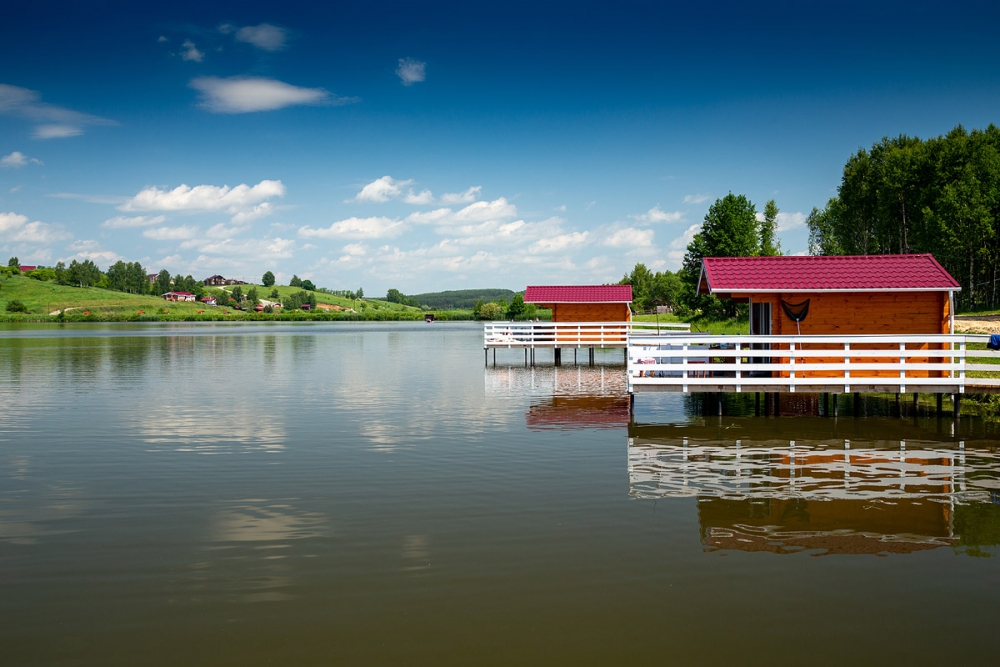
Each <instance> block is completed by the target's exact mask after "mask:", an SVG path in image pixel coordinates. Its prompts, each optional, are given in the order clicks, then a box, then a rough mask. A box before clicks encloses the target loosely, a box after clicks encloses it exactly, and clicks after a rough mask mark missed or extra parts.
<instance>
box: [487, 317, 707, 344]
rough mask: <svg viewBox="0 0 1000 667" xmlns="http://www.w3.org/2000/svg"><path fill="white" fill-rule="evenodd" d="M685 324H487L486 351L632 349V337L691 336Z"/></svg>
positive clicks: (689, 326)
mask: <svg viewBox="0 0 1000 667" xmlns="http://www.w3.org/2000/svg"><path fill="white" fill-rule="evenodd" d="M690 331H691V325H690V324H687V323H685V322H669V323H662V324H657V323H656V322H487V323H486V324H485V325H484V332H483V346H484V347H486V348H518V349H520V348H555V347H565V348H571V347H620V348H624V347H627V346H628V341H629V336H634V335H636V334H640V335H642V336H643V337H644V338H649V337H653V338H654V339H655V338H659V337H660V336H666V335H678V334H681V333H689V332H690Z"/></svg>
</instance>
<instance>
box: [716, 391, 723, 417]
mask: <svg viewBox="0 0 1000 667" xmlns="http://www.w3.org/2000/svg"><path fill="white" fill-rule="evenodd" d="M715 408H716V410H715V412H716V415H718V416H719V417H721V416H722V392H721V391H717V392H715Z"/></svg>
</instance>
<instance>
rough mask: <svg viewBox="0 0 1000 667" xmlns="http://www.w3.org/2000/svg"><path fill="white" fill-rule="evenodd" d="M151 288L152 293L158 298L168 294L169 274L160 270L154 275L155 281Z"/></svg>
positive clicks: (169, 286) (164, 270)
mask: <svg viewBox="0 0 1000 667" xmlns="http://www.w3.org/2000/svg"><path fill="white" fill-rule="evenodd" d="M153 287H154V290H153V293H154V294H156V295H159V296H162V295H164V294H166V293H167V292H170V291H171V289H170V288H171V285H170V272H169V271H167V270H166V269H161V270H160V272H159V273H157V274H156V281H155V282H154V283H153Z"/></svg>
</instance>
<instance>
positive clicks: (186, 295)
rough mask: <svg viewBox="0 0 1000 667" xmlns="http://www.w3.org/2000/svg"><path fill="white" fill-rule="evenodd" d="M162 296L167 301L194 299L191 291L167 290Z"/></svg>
mask: <svg viewBox="0 0 1000 667" xmlns="http://www.w3.org/2000/svg"><path fill="white" fill-rule="evenodd" d="M163 298H164V299H165V300H167V301H194V299H195V296H194V294H192V293H191V292H167V293H165V294H164V295H163Z"/></svg>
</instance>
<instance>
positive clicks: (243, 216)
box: [232, 202, 274, 224]
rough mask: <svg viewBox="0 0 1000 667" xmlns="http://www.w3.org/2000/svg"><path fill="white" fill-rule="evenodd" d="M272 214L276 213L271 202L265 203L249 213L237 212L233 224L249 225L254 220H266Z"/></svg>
mask: <svg viewBox="0 0 1000 667" xmlns="http://www.w3.org/2000/svg"><path fill="white" fill-rule="evenodd" d="M272 213H274V207H273V206H271V202H263V203H261V204H257V205H256V206H254V207H253V208H252V209H250V210H248V211H239V212H237V213H236V215H234V216H233V217H232V222H234V223H236V224H247V223H249V222H253V221H254V220H260V219H261V218H266V217H267V216H269V215H271V214H272Z"/></svg>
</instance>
